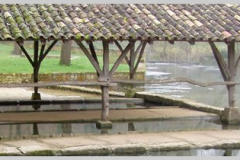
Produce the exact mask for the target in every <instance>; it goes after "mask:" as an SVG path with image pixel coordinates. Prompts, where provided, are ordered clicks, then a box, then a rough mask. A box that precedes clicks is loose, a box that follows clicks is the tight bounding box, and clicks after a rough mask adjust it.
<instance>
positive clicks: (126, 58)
mask: <svg viewBox="0 0 240 160" xmlns="http://www.w3.org/2000/svg"><path fill="white" fill-rule="evenodd" d="M115 44H116V46H117V47H118V49H119V50H120V52H121V53H123V49H122V47H121V45H120V44H119V43H118V41H115ZM124 59H125V61H126V62H127V64H128V66H130V60H129V59H128V57H127V56H125V57H124Z"/></svg>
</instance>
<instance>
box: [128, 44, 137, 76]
mask: <svg viewBox="0 0 240 160" xmlns="http://www.w3.org/2000/svg"><path fill="white" fill-rule="evenodd" d="M135 57H136V56H135V43H134V44H133V46H132V48H131V49H130V66H129V79H134V75H133V70H134V63H135Z"/></svg>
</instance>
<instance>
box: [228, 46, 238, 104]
mask: <svg viewBox="0 0 240 160" xmlns="http://www.w3.org/2000/svg"><path fill="white" fill-rule="evenodd" d="M228 67H229V71H230V74H231V76H230V80H229V81H235V70H236V69H235V43H234V42H232V43H230V44H229V45H228ZM227 88H228V101H229V107H235V84H233V85H229V86H228V87H227Z"/></svg>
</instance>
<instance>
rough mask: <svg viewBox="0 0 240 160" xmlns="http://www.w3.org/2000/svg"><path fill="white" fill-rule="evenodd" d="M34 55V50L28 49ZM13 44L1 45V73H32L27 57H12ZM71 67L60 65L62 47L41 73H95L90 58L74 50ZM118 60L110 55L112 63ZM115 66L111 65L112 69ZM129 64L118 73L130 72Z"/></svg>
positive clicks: (51, 57) (50, 56)
mask: <svg viewBox="0 0 240 160" xmlns="http://www.w3.org/2000/svg"><path fill="white" fill-rule="evenodd" d="M26 50H27V51H28V53H29V54H30V55H32V53H33V50H32V48H30V47H28V48H27V49H26ZM12 51H13V43H10V42H9V43H7V42H1V43H0V73H32V70H33V69H32V67H31V65H30V63H29V62H28V60H27V58H26V57H25V56H16V55H12V54H11V52H12ZM72 57H73V58H72V60H71V65H70V66H63V65H59V59H60V47H54V48H53V50H52V51H50V53H49V55H48V56H47V57H46V58H45V59H44V60H43V62H42V64H41V68H40V73H53V72H54V73H81V72H95V69H94V68H93V66H92V64H91V63H90V61H89V60H88V58H87V57H86V56H85V55H84V54H83V53H82V52H80V50H73V52H72ZM117 58H118V54H111V55H110V63H111V62H114V61H115V60H116V59H117ZM98 60H99V63H100V66H101V67H102V55H98ZM112 66H113V64H110V67H112ZM128 70H129V69H128V66H127V64H121V65H120V66H119V68H118V70H117V71H118V72H128Z"/></svg>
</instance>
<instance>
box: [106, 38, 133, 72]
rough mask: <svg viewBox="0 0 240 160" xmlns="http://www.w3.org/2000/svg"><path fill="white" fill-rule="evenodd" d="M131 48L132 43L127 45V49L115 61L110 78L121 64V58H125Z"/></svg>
mask: <svg viewBox="0 0 240 160" xmlns="http://www.w3.org/2000/svg"><path fill="white" fill-rule="evenodd" d="M132 46H133V43H131V42H130V43H129V44H128V45H127V47H126V48H125V49H124V50H123V51H122V53H121V55H120V56H119V57H118V59H117V60H116V62H115V63H114V65H113V67H112V69H111V71H110V76H112V75H113V74H114V72H115V71H116V69H117V68H118V66H119V65H120V64H121V62H122V60H123V58H125V57H126V55H127V53H128V52H129V50H130V49H131V47H132Z"/></svg>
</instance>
